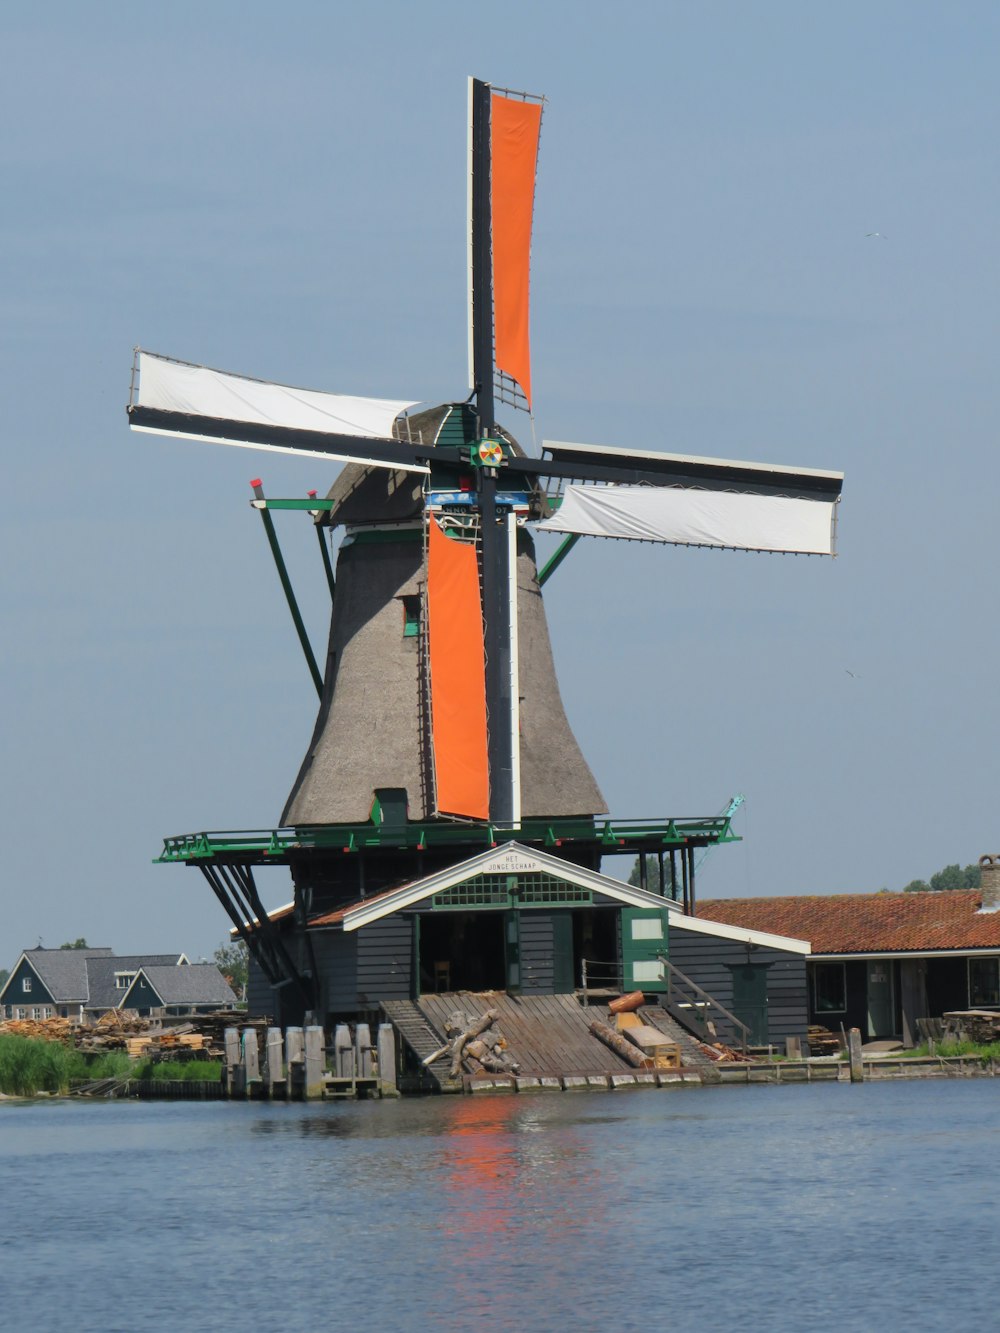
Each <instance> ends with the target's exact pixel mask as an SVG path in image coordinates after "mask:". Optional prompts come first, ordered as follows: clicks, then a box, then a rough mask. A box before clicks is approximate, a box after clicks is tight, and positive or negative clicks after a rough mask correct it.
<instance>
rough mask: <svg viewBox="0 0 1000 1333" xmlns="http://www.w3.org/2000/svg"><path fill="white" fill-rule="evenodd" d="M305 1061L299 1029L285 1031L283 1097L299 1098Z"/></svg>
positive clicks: (300, 1030)
mask: <svg viewBox="0 0 1000 1333" xmlns="http://www.w3.org/2000/svg"><path fill="white" fill-rule="evenodd" d="M304 1061H305V1055H304V1044H303V1038H302V1029H301V1028H288V1029H286V1031H285V1096H286V1097H301V1096H302V1082H303V1064H304Z"/></svg>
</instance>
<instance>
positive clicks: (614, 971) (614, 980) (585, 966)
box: [580, 958, 624, 1005]
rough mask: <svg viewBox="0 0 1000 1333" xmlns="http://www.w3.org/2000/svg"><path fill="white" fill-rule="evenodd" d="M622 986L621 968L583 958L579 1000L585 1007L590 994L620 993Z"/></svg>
mask: <svg viewBox="0 0 1000 1333" xmlns="http://www.w3.org/2000/svg"><path fill="white" fill-rule="evenodd" d="M623 986H624V980H623V978H622V970H621V966H620V964H618V963H602V962H598V961H597V960H595V959H593V958H584V959H583V960H582V961H581V963H580V1000H581V1003H583V1004H584V1005H586V1003H587V996H588V995H590V994H591V993H592V992H595V993H596V992H598V991H600V992H604V991H619V992H620V991H621V990H622V989H623Z"/></svg>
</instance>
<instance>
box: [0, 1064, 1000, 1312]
mask: <svg viewBox="0 0 1000 1333" xmlns="http://www.w3.org/2000/svg"><path fill="white" fill-rule="evenodd" d="M998 1160H1000V1083H998V1082H996V1081H994V1080H974V1081H947V1082H945V1081H941V1082H937V1081H935V1082H900V1083H868V1084H865V1085H864V1086H862V1087H851V1086H850V1085H849V1084H843V1085H842V1084H821V1085H818V1086H817V1085H813V1086H803V1085H793V1086H785V1087H767V1086H765V1087H749V1088H745V1087H743V1088H738V1087H716V1088H706V1089H685V1090H683V1091H681V1090H672V1091H655V1090H647V1091H631V1092H627V1091H622V1092H613V1093H562V1094H549V1095H546V1094H540V1095H528V1094H522V1095H520V1096H507V1097H500V1096H497V1097H486V1096H473V1097H437V1098H420V1099H404V1100H402V1101H398V1102H390V1101H384V1102H361V1103H356V1104H351V1103H329V1104H326V1103H324V1104H320V1105H315V1104H313V1105H302V1104H297V1105H269V1104H266V1103H252V1104H233V1103H225V1102H207V1103H191V1102H109V1103H83V1102H71V1101H38V1102H5V1103H3V1104H2V1105H0V1182H2V1195H0V1197H2V1199H3V1213H2V1217H3V1222H2V1226H0V1312H2V1325H3V1328H5V1329H11V1330H15V1329H16V1330H18V1333H29V1330H30V1333H49V1331H50V1330H52V1331H53V1333H55V1331H56V1330H58V1331H59V1333H62V1331H63V1330H67V1333H68V1331H70V1330H72V1331H73V1333H91V1331H93V1333H97V1330H100V1331H101V1333H117V1330H122V1331H123V1333H124V1331H125V1330H127V1331H128V1333H144V1331H145V1330H185V1333H187V1331H190V1333H199V1331H200V1330H212V1331H213V1333H228V1331H229V1330H240V1333H247V1330H256V1329H265V1328H266V1329H270V1330H280V1331H281V1333H298V1330H314V1329H320V1328H331V1329H342V1328H343V1329H355V1328H360V1327H366V1328H368V1329H387V1330H397V1329H398V1330H407V1331H408V1330H411V1329H412V1330H418V1329H420V1330H422V1329H425V1328H434V1329H445V1330H465V1329H473V1328H488V1329H491V1330H515V1329H517V1330H520V1329H525V1330H536V1329H537V1330H542V1329H544V1330H550V1329H552V1330H561V1329H562V1328H566V1329H572V1330H583V1331H584V1333H589V1331H590V1330H619V1329H622V1330H625V1329H627V1330H631V1329H643V1330H648V1329H669V1330H675V1331H681V1333H683V1331H684V1330H730V1329H733V1330H735V1329H739V1330H741V1331H743V1333H745V1331H746V1330H756V1329H766V1330H768V1333H783V1331H784V1330H796V1331H798V1330H803V1329H810V1330H814V1329H820V1330H825V1329H838V1330H866V1331H867V1330H880V1331H881V1330H888V1329H896V1328H902V1327H907V1328H909V1329H914V1330H937V1329H948V1330H964V1329H968V1328H973V1327H975V1328H977V1329H978V1328H980V1327H982V1328H986V1327H995V1326H996V1325H997V1323H998V1319H1000V1316H998V1308H1000V1292H998V1288H1000V1278H998V1276H997V1268H998V1266H997V1263H996V1259H995V1250H996V1243H997V1221H998V1216H997V1193H998V1172H997V1162H998Z"/></svg>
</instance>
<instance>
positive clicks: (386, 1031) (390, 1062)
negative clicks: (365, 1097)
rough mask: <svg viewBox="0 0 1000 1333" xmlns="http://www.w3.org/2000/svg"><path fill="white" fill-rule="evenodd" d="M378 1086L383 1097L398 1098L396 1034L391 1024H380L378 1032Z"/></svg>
mask: <svg viewBox="0 0 1000 1333" xmlns="http://www.w3.org/2000/svg"><path fill="white" fill-rule="evenodd" d="M378 1086H379V1095H380V1096H382V1097H398V1096H399V1083H398V1079H397V1075H396V1034H395V1032H394V1031H393V1027H392V1024H391V1023H381V1024H379V1030H378Z"/></svg>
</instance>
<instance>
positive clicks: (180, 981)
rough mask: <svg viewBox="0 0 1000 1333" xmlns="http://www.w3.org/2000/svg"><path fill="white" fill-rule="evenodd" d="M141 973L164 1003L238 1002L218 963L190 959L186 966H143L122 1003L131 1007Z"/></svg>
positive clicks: (224, 1003)
mask: <svg viewBox="0 0 1000 1333" xmlns="http://www.w3.org/2000/svg"><path fill="white" fill-rule="evenodd" d="M140 977H145V979H146V983H147V985H148V986H149V988H150V989H151V990H152V991H153V993H154V995H155V996H156V998H157V999H158V1000H159V1002H160V1004H218V1005H229V1004H235V1003H236V995H235V994H234V993H233V990H232V988H231V987H230V985H229V983H228V982H227V981H226V978H225V977H224V976H223V975H222V973H221V972H220V971H219V969H218V968H217V967H216V965H215V964H214V963H188V964H187V966H185V967H176V966H169V965H167V966H162V965H161V966H157V965H155V964H150V965H148V966H144V967H141V968H140V969H139V972H138V973H137V974H136V978H135V981H133V982H132V985H131V986H130V987H129V988H128V990H127V991H126V992H125V994H124V996H123V997H122V1001H121V1007H122V1008H123V1009H128V1008H129V1007H130V1006H129V996H130V995H131V994H132V991H133V989H134V988H135V987H136V986H137V985H138V982H139V980H140Z"/></svg>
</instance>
